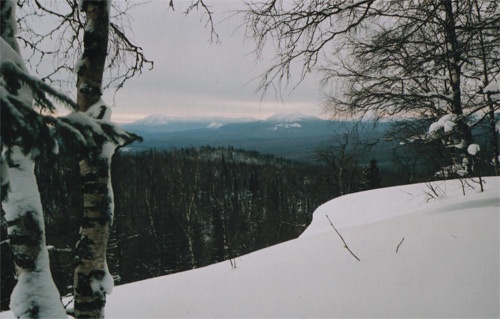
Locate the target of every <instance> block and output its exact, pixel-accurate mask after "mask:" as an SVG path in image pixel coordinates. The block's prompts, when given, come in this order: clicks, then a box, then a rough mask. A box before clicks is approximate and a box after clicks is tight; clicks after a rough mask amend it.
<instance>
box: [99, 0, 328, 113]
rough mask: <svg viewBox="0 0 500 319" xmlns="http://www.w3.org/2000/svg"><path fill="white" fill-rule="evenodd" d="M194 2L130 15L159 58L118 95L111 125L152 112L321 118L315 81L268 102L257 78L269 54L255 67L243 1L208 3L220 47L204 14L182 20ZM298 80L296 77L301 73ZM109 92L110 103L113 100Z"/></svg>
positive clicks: (142, 41)
mask: <svg viewBox="0 0 500 319" xmlns="http://www.w3.org/2000/svg"><path fill="white" fill-rule="evenodd" d="M189 3H190V2H189V1H180V0H177V1H175V2H174V4H175V11H172V10H168V1H166V0H163V1H160V0H153V1H151V2H150V3H147V4H144V5H142V6H138V7H135V8H134V9H132V10H131V11H130V14H131V16H132V18H133V21H132V38H133V39H134V40H135V42H136V44H138V45H140V46H142V47H143V49H144V52H145V54H146V57H147V58H148V59H150V60H154V69H153V70H152V71H148V70H145V72H144V73H143V74H142V75H141V76H139V77H136V78H134V79H132V80H130V81H129V82H127V83H126V85H125V87H124V88H123V89H122V90H121V91H119V93H118V95H117V97H116V100H115V108H114V109H113V114H114V115H113V120H114V121H117V122H128V121H133V120H136V119H139V118H142V117H145V116H148V115H151V114H165V115H169V116H223V117H255V118H265V117H268V116H270V115H272V114H274V113H280V112H301V113H305V114H312V115H319V116H321V115H324V114H322V110H321V108H320V107H319V104H320V103H319V100H320V90H319V84H318V81H317V79H315V78H314V77H312V76H310V77H308V78H306V80H305V81H304V82H302V83H301V84H300V85H299V86H298V87H297V88H296V89H294V90H292V88H288V89H286V88H285V89H284V90H283V94H282V97H283V100H280V99H279V98H276V95H275V94H274V93H273V92H270V93H268V94H267V95H266V96H265V97H264V98H263V99H262V96H261V93H256V92H255V91H256V88H257V85H258V79H256V78H257V77H258V76H259V75H260V74H261V73H262V72H263V71H264V69H265V67H266V66H269V65H270V64H269V63H270V58H271V55H269V57H268V58H267V59H264V60H263V61H258V60H257V57H256V55H255V54H254V53H253V52H252V51H253V50H254V49H255V44H254V42H253V41H252V40H250V39H245V37H244V33H245V29H244V26H242V23H243V19H242V17H241V16H237V15H234V10H237V9H239V8H242V7H243V6H242V3H241V2H240V1H234V0H231V1H208V2H207V3H208V4H209V5H211V9H212V11H213V12H214V15H213V17H214V19H215V20H216V22H217V24H216V31H217V33H218V34H219V42H218V43H211V42H210V29H209V28H206V27H205V22H206V19H205V18H204V17H203V16H202V14H201V13H202V12H201V11H200V12H199V13H196V12H194V13H192V14H190V15H188V16H186V15H185V14H183V12H184V11H185V9H186V6H187V5H188V4H189ZM296 79H298V74H297V77H296ZM110 93H112V92H107V94H106V95H105V98H106V100H108V101H109V100H112V94H110Z"/></svg>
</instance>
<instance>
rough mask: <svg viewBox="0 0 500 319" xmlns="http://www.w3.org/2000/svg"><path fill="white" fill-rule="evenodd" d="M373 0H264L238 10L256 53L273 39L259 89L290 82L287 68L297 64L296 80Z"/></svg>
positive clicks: (357, 21)
mask: <svg viewBox="0 0 500 319" xmlns="http://www.w3.org/2000/svg"><path fill="white" fill-rule="evenodd" d="M375 2H376V1H375V0H350V1H340V0H334V1H324V0H313V1H310V0H295V1H283V0H268V1H259V2H250V3H248V4H247V9H246V10H244V11H243V12H242V13H243V14H244V16H245V23H246V26H247V35H248V36H249V37H250V38H253V39H254V40H255V41H256V53H257V55H258V56H260V55H261V54H262V53H263V51H264V50H265V47H266V44H267V43H268V42H273V43H274V48H275V53H274V56H275V58H274V60H273V62H272V65H271V66H270V67H269V68H268V69H267V70H266V71H265V73H264V74H263V75H262V80H261V82H260V89H262V90H263V91H264V92H265V91H267V90H268V89H269V88H275V89H276V88H279V87H281V86H282V85H287V84H289V83H290V81H291V80H292V79H291V71H292V69H294V68H295V67H299V68H301V70H302V71H301V76H300V79H299V81H300V80H302V79H303V78H304V77H305V76H306V74H308V73H309V72H311V71H312V70H313V69H314V67H315V66H316V64H317V63H318V61H319V60H320V58H321V53H322V52H325V51H328V50H329V49H331V46H330V45H331V44H332V43H333V42H334V40H336V39H337V38H338V37H340V36H342V35H344V34H347V33H350V32H354V31H356V30H357V28H358V27H359V26H360V25H361V24H362V22H363V21H364V20H365V19H367V17H369V16H370V15H371V14H372V12H373V8H372V6H373V4H374V3H375Z"/></svg>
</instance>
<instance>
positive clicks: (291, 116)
mask: <svg viewBox="0 0 500 319" xmlns="http://www.w3.org/2000/svg"><path fill="white" fill-rule="evenodd" d="M317 119H318V118H317V117H315V116H312V115H305V114H302V113H298V112H295V113H277V114H274V115H273V116H270V117H268V118H267V119H266V121H267V122H287V123H291V122H298V121H304V120H317Z"/></svg>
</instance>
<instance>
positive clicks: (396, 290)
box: [0, 177, 500, 318]
mask: <svg viewBox="0 0 500 319" xmlns="http://www.w3.org/2000/svg"><path fill="white" fill-rule="evenodd" d="M484 180H485V181H486V185H485V192H483V193H480V192H479V191H478V189H479V186H478V185H477V184H474V183H471V182H469V184H470V185H472V186H474V189H473V188H472V187H469V186H466V187H465V189H463V188H462V184H461V183H460V182H459V181H457V180H455V181H447V182H433V183H432V184H414V185H406V186H400V187H392V188H384V189H378V190H373V191H367V192H360V193H356V194H351V195H347V196H343V197H340V198H337V199H334V200H332V201H330V202H327V203H325V204H324V205H322V206H320V207H319V208H318V209H317V210H316V211H315V212H314V218H313V221H312V223H311V225H310V226H309V227H308V228H307V230H306V231H305V232H304V234H303V235H302V236H300V237H299V238H298V239H295V240H291V241H288V242H285V243H282V244H279V245H276V246H273V247H269V248H267V249H263V250H260V251H257V252H254V253H251V254H248V255H245V256H242V257H239V258H237V259H236V260H235V262H236V266H237V268H232V267H231V265H230V263H229V261H226V262H221V263H218V264H215V265H212V266H208V267H204V268H200V269H196V270H192V271H187V272H183V273H177V274H173V275H169V276H164V277H158V278H154V279H149V280H144V281H140V282H136V283H132V284H127V285H123V286H118V287H115V289H114V292H113V294H112V295H110V296H108V302H107V306H106V315H107V317H108V318H172V317H175V318H183V317H184V318H187V317H191V318H192V317H203V318H215V317H231V318H243V317H245V318H248V317H252V318H263V317H267V318H268V317H281V318H283V317H287V318H290V317H294V318H297V317H302V318H305V317H328V318H332V317H369V318H373V317H385V318H387V317H399V318H401V317H434V318H436V317H439V318H443V317H474V318H479V317H494V318H498V317H499V315H500V311H499V308H500V307H499V300H500V295H499V284H500V282H499V248H500V247H499V246H500V244H499V239H500V238H499V232H500V230H499V222H500V211H499V209H500V195H499V191H500V187H499V184H500V178H498V177H490V178H485V179H484ZM430 185H432V188H433V189H434V191H435V193H436V194H439V196H436V195H435V193H434V191H432V190H431V187H430ZM463 192H465V193H466V195H465V196H464V195H463ZM327 215H328V217H329V218H330V220H331V221H332V222H333V224H334V225H335V227H336V228H337V230H338V231H339V233H340V234H341V235H342V237H343V238H344V240H345V242H346V243H347V245H348V246H349V248H350V249H351V250H352V251H353V252H354V253H355V254H356V255H357V256H358V257H359V258H360V261H357V260H356V259H355V258H354V257H353V256H352V255H350V254H349V252H348V251H347V249H345V248H344V246H343V243H342V241H341V239H340V237H339V235H337V233H336V232H335V231H334V230H333V228H332V226H331V225H330V223H329V221H328V219H327V218H326V216H327ZM7 317H9V313H8V312H6V313H1V314H0V318H7Z"/></svg>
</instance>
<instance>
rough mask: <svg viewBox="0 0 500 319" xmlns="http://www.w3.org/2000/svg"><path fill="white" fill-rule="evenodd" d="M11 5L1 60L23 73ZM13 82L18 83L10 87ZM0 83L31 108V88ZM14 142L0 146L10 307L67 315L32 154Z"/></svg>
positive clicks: (20, 313) (2, 6)
mask: <svg viewBox="0 0 500 319" xmlns="http://www.w3.org/2000/svg"><path fill="white" fill-rule="evenodd" d="M15 6H16V2H15V1H5V0H2V1H0V25H1V28H0V30H1V38H2V39H1V43H0V61H1V62H4V61H9V62H14V63H15V64H16V65H17V66H19V67H20V68H21V69H22V70H23V71H25V72H26V68H25V66H24V63H23V61H22V58H21V56H20V55H19V46H18V44H17V41H16V38H15V36H16V17H15ZM9 57H10V60H9ZM26 73H27V72H26ZM13 81H14V82H15V83H17V84H15V85H12V84H13ZM9 82H10V84H9ZM0 84H2V91H1V94H7V95H8V94H10V95H12V96H15V97H16V98H17V99H19V100H20V101H22V102H21V107H32V104H33V97H32V92H31V90H30V89H29V88H27V87H25V86H22V85H20V86H19V87H16V86H17V85H19V84H20V83H19V80H18V79H14V80H12V79H11V80H7V79H4V78H3V77H0ZM4 88H5V89H6V90H5V91H4V90H3V89H4ZM2 100H3V99H2ZM18 143H19V145H14V146H11V147H6V146H4V145H2V161H1V163H2V175H3V176H2V191H5V190H7V194H2V199H4V197H6V198H5V200H4V201H3V203H2V210H3V211H5V219H6V221H7V226H8V228H7V232H8V239H9V243H10V247H11V249H12V255H13V258H14V263H15V269H16V277H17V284H16V286H15V287H14V290H13V291H12V295H11V301H10V309H11V310H12V312H13V313H14V314H15V316H16V317H18V318H67V316H66V311H65V309H64V307H63V305H62V303H61V299H60V295H59V292H58V290H57V288H56V286H55V284H54V282H53V280H52V275H51V272H50V263H49V253H48V250H47V246H46V243H45V224H44V220H43V210H42V204H41V199H40V193H39V191H38V185H37V181H36V177H35V173H34V168H35V163H34V156H32V154H25V151H24V149H23V143H26V141H23V140H22V139H21V137H19V140H18ZM5 166H6V167H5ZM7 185H8V186H7ZM4 186H6V187H4Z"/></svg>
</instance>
